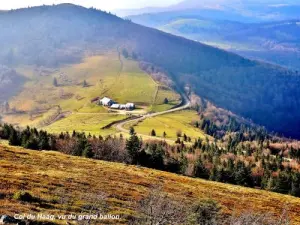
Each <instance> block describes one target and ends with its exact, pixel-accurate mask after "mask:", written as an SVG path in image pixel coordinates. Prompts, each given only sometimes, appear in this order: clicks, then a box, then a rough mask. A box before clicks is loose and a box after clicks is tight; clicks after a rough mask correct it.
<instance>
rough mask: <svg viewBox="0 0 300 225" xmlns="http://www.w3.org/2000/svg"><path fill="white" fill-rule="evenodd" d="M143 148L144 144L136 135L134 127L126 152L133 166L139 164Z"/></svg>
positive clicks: (127, 142) (127, 141) (131, 129)
mask: <svg viewBox="0 0 300 225" xmlns="http://www.w3.org/2000/svg"><path fill="white" fill-rule="evenodd" d="M141 147H142V142H141V141H140V139H139V138H138V136H137V135H136V133H135V130H134V128H133V127H131V128H130V138H129V139H128V140H126V150H127V152H128V155H129V157H130V161H131V163H132V164H137V162H138V155H139V152H140V150H141Z"/></svg>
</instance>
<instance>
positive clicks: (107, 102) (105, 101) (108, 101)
mask: <svg viewBox="0 0 300 225" xmlns="http://www.w3.org/2000/svg"><path fill="white" fill-rule="evenodd" d="M113 104H114V101H113V100H111V99H110V98H107V97H104V98H102V99H100V105H104V106H111V105H113Z"/></svg>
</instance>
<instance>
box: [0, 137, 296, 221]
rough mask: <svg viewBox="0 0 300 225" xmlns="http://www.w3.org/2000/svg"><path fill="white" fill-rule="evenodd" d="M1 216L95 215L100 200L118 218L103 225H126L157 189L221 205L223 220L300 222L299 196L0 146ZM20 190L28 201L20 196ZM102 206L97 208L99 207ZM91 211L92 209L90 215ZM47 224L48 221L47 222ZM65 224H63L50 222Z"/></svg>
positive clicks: (181, 198) (176, 197)
mask: <svg viewBox="0 0 300 225" xmlns="http://www.w3.org/2000/svg"><path fill="white" fill-rule="evenodd" d="M0 163H1V167H0V172H1V174H2V176H1V177H0V205H1V207H0V214H2V215H10V216H13V215H14V214H15V213H16V212H22V213H24V214H28V213H31V214H34V215H35V214H39V213H42V214H44V215H47V214H49V215H54V216H57V215H60V214H61V215H66V214H67V215H69V214H74V215H77V214H83V215H85V214H86V213H88V212H90V213H91V212H92V213H94V211H93V208H88V207H91V206H93V207H94V209H96V207H97V205H96V203H97V202H96V201H101V202H100V203H101V204H102V207H103V206H105V212H106V213H108V214H112V215H119V216H120V220H117V221H116V220H106V221H105V224H128V220H130V219H131V218H132V217H133V216H140V213H141V211H139V210H138V207H137V205H136V204H135V203H136V202H138V201H139V200H141V199H143V198H145V197H146V196H147V195H148V193H149V192H150V191H151V189H152V188H153V184H156V185H160V186H161V190H162V191H163V192H164V193H166V194H167V195H168V198H169V199H171V200H172V201H175V202H177V203H180V205H184V204H193V203H194V202H197V201H201V200H203V199H213V200H216V201H218V203H219V204H220V206H221V209H222V210H221V212H222V214H223V215H225V216H227V217H228V216H230V215H233V214H235V215H236V216H237V215H239V214H241V213H245V214H247V213H258V214H261V213H265V214H270V215H272V216H275V217H276V218H278V220H279V217H280V215H282V210H283V209H284V208H286V209H287V212H288V215H289V217H290V220H291V224H300V217H299V210H300V209H299V205H300V202H299V201H300V200H299V198H295V197H291V196H286V195H281V194H275V193H270V192H267V191H261V190H255V189H249V188H243V187H239V186H234V185H228V184H221V183H216V182H210V181H205V180H201V179H194V178H188V177H184V176H179V175H175V174H171V173H167V172H161V171H157V170H151V169H146V168H141V167H136V166H129V165H124V164H118V163H109V162H104V161H96V160H89V159H83V158H79V157H72V156H68V155H64V154H61V153H57V152H51V151H44V152H36V151H31V150H24V149H22V148H15V147H8V146H6V145H5V144H3V143H2V144H1V145H0ZM19 190H23V192H26V193H29V194H30V196H31V197H30V198H27V199H26V200H24V201H22V200H20V198H17V194H16V193H19ZM100 203H99V204H100ZM89 210H91V211H89ZM46 221H47V220H46ZM48 222H52V223H57V224H65V220H58V219H57V220H53V221H49V220H48Z"/></svg>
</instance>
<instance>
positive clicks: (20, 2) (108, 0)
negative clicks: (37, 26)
mask: <svg viewBox="0 0 300 225" xmlns="http://www.w3.org/2000/svg"><path fill="white" fill-rule="evenodd" d="M177 2H180V0H70V1H63V0H0V9H15V8H22V7H27V6H36V5H43V4H45V5H51V4H59V3H74V4H77V5H82V6H86V7H91V6H93V7H96V8H98V9H105V10H110V9H128V8H141V7H148V6H167V5H171V4H174V3H177Z"/></svg>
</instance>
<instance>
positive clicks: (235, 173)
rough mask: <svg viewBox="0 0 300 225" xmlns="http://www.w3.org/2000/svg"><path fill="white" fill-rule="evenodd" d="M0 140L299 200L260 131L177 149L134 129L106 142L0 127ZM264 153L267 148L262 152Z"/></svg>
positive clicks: (291, 168)
mask: <svg viewBox="0 0 300 225" xmlns="http://www.w3.org/2000/svg"><path fill="white" fill-rule="evenodd" d="M200 123H201V122H200ZM246 131H247V132H246ZM0 138H2V139H6V140H8V141H9V144H10V145H12V146H22V147H24V148H26V149H32V150H56V151H59V152H62V153H64V154H68V155H73V156H81V157H86V158H93V159H98V160H105V161H111V162H121V163H127V164H133V165H140V166H144V167H148V168H153V169H158V170H163V171H168V172H173V173H177V174H183V175H187V176H192V177H199V178H203V179H208V180H212V181H218V182H223V183H230V184H236V185H241V186H246V187H256V188H261V189H265V190H269V191H275V192H279V193H284V194H290V195H294V196H297V197H300V173H299V169H298V168H299V166H295V164H293V163H288V162H287V158H286V157H285V156H284V154H283V151H278V150H276V149H272V143H273V142H274V141H275V140H273V139H272V138H271V137H270V136H269V135H266V134H265V133H264V132H263V131H262V130H261V129H258V128H255V129H251V128H247V129H245V130H240V131H238V132H233V133H232V132H231V133H229V134H228V133H227V135H224V137H223V139H222V140H223V141H222V140H218V139H215V140H214V141H210V140H208V138H206V139H200V138H199V139H196V140H194V141H193V142H192V144H191V145H190V144H189V145H185V144H184V142H183V141H182V142H181V143H180V144H176V145H169V144H167V143H166V142H164V141H144V140H142V139H141V138H140V137H139V136H138V135H137V134H136V132H135V130H134V128H131V129H130V137H129V138H128V139H125V138H123V137H122V135H121V136H118V137H117V136H108V137H105V138H104V137H102V136H98V137H96V136H95V135H93V136H92V135H86V134H85V133H78V132H76V131H73V132H72V133H68V132H66V133H63V132H62V133H61V134H59V135H53V134H49V133H47V132H46V131H42V130H37V129H36V128H30V127H27V128H25V129H23V130H20V129H16V128H15V127H13V126H12V125H8V124H3V125H0ZM181 138H182V139H184V137H181ZM224 139H226V141H224ZM249 140H253V142H250V141H249ZM254 143H255V145H254ZM266 149H269V150H270V149H271V150H270V152H269V153H266ZM190 156H193V157H190ZM288 157H289V158H288V159H289V160H294V162H296V165H299V161H300V150H299V149H296V148H294V147H291V146H290V147H289V150H288Z"/></svg>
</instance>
